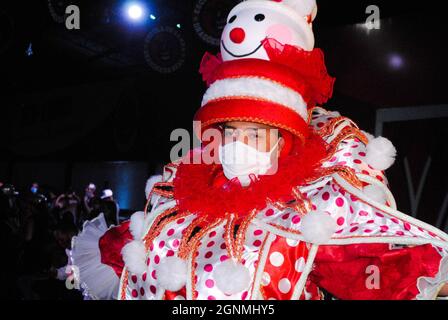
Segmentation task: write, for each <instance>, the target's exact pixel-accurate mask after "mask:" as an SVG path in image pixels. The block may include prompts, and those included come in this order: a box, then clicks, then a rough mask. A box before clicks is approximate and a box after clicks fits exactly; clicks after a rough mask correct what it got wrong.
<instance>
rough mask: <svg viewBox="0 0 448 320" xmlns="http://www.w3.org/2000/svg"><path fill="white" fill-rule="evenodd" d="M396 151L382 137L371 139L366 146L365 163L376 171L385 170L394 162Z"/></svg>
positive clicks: (390, 143)
mask: <svg viewBox="0 0 448 320" xmlns="http://www.w3.org/2000/svg"><path fill="white" fill-rule="evenodd" d="M396 155H397V150H396V149H395V147H394V145H393V144H392V142H390V141H389V140H388V139H386V138H384V137H378V138H375V139H372V140H370V141H369V143H368V144H367V154H366V162H367V163H368V164H370V165H371V166H372V167H373V168H375V169H377V170H386V169H388V168H390V166H391V165H392V164H393V163H394V162H395V156H396Z"/></svg>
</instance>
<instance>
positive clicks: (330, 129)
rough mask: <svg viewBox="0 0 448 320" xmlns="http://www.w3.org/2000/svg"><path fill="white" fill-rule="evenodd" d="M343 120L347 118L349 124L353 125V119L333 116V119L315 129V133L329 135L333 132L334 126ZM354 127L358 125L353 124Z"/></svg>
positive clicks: (323, 135)
mask: <svg viewBox="0 0 448 320" xmlns="http://www.w3.org/2000/svg"><path fill="white" fill-rule="evenodd" d="M345 120H348V121H349V122H350V123H351V124H353V125H355V123H353V121H352V120H351V119H349V118H347V117H343V116H339V117H336V118H333V119H331V120H329V121H328V122H327V123H325V125H324V126H323V127H322V128H320V129H318V130H317V133H318V134H319V135H320V136H321V137H326V136H329V135H331V134H333V132H334V129H335V128H336V126H338V125H339V124H341V123H342V122H344V121H345ZM355 128H358V127H357V126H356V125H355Z"/></svg>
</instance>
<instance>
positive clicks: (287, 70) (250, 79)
mask: <svg viewBox="0 0 448 320" xmlns="http://www.w3.org/2000/svg"><path fill="white" fill-rule="evenodd" d="M264 46H265V49H266V51H267V52H268V54H269V58H270V60H269V61H268V60H262V59H239V60H232V61H225V62H222V61H220V60H219V57H215V56H212V55H210V54H206V55H205V56H204V59H203V61H202V63H201V69H200V72H201V73H202V75H203V78H204V80H205V81H206V82H207V84H208V85H209V87H208V89H207V91H206V92H205V94H204V96H203V100H202V105H201V108H200V109H199V110H198V112H197V113H196V115H195V120H196V121H201V127H202V129H206V128H207V127H210V126H211V125H214V124H217V123H222V122H228V121H246V122H256V123H262V124H266V125H269V126H273V127H276V128H279V129H283V130H286V131H288V132H290V133H292V134H293V135H294V136H296V137H298V138H300V139H301V140H304V139H306V137H307V132H308V124H309V121H310V119H309V112H308V110H309V109H311V108H312V107H314V106H315V105H316V104H322V103H324V102H326V101H327V100H328V99H329V98H330V97H331V95H332V90H333V83H334V79H333V78H332V77H330V76H329V75H328V73H327V70H326V67H325V63H324V59H323V53H322V51H321V50H319V49H314V50H313V51H305V50H302V49H300V48H297V47H294V46H289V45H282V44H280V43H278V42H276V41H275V40H271V39H268V40H266V41H265V43H264Z"/></svg>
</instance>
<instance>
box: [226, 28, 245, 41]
mask: <svg viewBox="0 0 448 320" xmlns="http://www.w3.org/2000/svg"><path fill="white" fill-rule="evenodd" d="M244 38H246V33H245V32H244V30H243V29H242V28H234V29H232V31H230V40H232V42H234V43H241V42H243V41H244Z"/></svg>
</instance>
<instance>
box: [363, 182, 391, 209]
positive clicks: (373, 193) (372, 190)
mask: <svg viewBox="0 0 448 320" xmlns="http://www.w3.org/2000/svg"><path fill="white" fill-rule="evenodd" d="M363 192H364V194H365V195H366V196H367V197H368V198H370V199H372V200H373V201H376V202H379V203H381V204H384V203H385V202H386V194H385V193H384V191H383V189H381V188H380V187H379V186H376V185H373V184H371V185H368V186H365V187H364V189H363Z"/></svg>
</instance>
